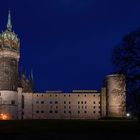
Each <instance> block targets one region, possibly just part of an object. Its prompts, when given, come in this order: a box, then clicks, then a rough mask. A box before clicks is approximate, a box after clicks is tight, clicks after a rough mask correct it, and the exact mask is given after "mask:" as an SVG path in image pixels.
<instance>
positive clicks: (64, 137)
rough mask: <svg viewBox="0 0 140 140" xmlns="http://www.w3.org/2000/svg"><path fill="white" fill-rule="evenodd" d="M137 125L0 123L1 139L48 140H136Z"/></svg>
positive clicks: (105, 123) (72, 122)
mask: <svg viewBox="0 0 140 140" xmlns="http://www.w3.org/2000/svg"><path fill="white" fill-rule="evenodd" d="M139 132H140V123H138V122H137V121H130V120H126V121H124V120H120V121H115V120H114V121H110V120H108V121H103V120H100V121H93V120H24V121H0V138H4V139H15V140H16V139H20V140H22V139H35V140H36V139H38V140H41V139H43V140H44V139H47V140H52V139H55V140H78V139H80V140H92V139H96V140H101V139H103V140H105V139H107V140H110V139H112V138H113V139H114V140H119V139H127V140H130V139H131V140H137V139H140V133H139Z"/></svg>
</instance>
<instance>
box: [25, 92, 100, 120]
mask: <svg viewBox="0 0 140 140" xmlns="http://www.w3.org/2000/svg"><path fill="white" fill-rule="evenodd" d="M23 95H24V99H25V104H24V109H23V111H24V114H23V119H31V116H32V117H33V119H98V118H100V115H101V114H100V113H101V110H100V93H33V94H31V93H23ZM32 103H33V104H32ZM32 111H33V112H32ZM32 113H33V114H32Z"/></svg>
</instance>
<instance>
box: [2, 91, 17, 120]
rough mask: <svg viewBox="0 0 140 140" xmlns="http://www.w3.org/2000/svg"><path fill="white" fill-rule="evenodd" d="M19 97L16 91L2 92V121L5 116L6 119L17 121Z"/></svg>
mask: <svg viewBox="0 0 140 140" xmlns="http://www.w3.org/2000/svg"><path fill="white" fill-rule="evenodd" d="M17 106H18V96H17V92H16V91H9V90H4V91H0V119H2V118H1V117H2V116H1V115H3V114H4V115H5V116H6V118H5V119H10V120H13V119H17Z"/></svg>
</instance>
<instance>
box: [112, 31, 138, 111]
mask: <svg viewBox="0 0 140 140" xmlns="http://www.w3.org/2000/svg"><path fill="white" fill-rule="evenodd" d="M112 62H113V64H114V66H115V70H116V72H117V73H123V74H124V75H125V76H126V83H127V93H128V95H129V97H130V96H131V99H132V98H133V101H134V102H133V107H134V108H135V109H138V110H139V109H140V102H139V99H140V98H139V97H140V96H139V95H140V29H137V30H135V31H133V32H130V33H129V34H128V35H126V36H124V37H123V39H122V41H121V42H120V43H119V44H118V45H117V46H115V48H114V50H113V54H112Z"/></svg>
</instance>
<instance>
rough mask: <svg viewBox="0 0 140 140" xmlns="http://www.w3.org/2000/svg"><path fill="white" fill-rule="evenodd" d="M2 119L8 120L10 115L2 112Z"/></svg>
mask: <svg viewBox="0 0 140 140" xmlns="http://www.w3.org/2000/svg"><path fill="white" fill-rule="evenodd" d="M0 118H1V119H2V120H7V118H8V116H7V115H6V114H0Z"/></svg>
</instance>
